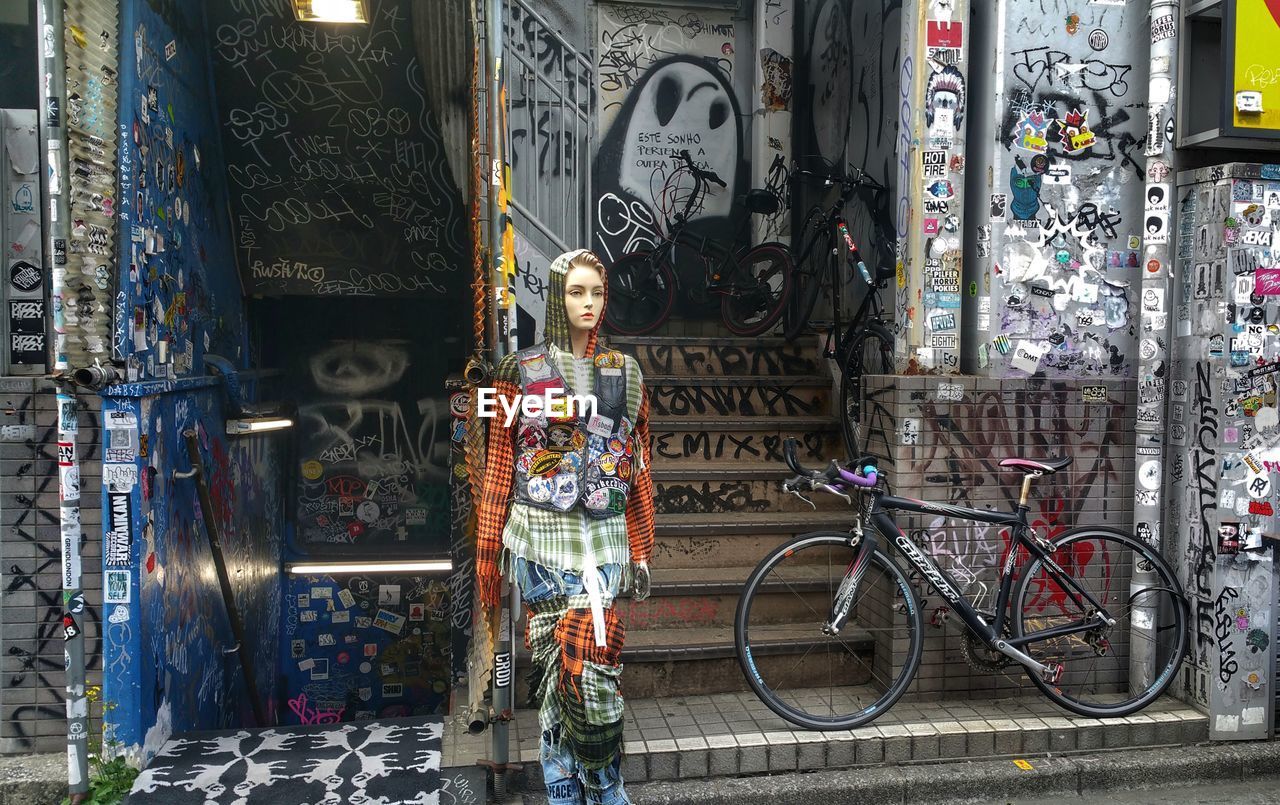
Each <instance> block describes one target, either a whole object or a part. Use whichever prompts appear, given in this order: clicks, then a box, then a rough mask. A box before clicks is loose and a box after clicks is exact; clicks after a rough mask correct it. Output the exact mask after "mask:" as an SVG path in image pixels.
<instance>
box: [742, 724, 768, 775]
mask: <svg viewBox="0 0 1280 805" xmlns="http://www.w3.org/2000/svg"><path fill="white" fill-rule="evenodd" d="M736 737H737V739H738V773H739V774H754V773H756V772H763V771H768V770H769V745H768V744H767V743H765V739H764V735H763V734H761V733H758V732H753V733H746V734H743V735H738V736H736Z"/></svg>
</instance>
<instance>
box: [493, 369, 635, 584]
mask: <svg viewBox="0 0 1280 805" xmlns="http://www.w3.org/2000/svg"><path fill="white" fill-rule="evenodd" d="M507 362H508V361H506V360H505V359H504V361H503V363H507ZM503 374H504V372H503V371H501V369H500V370H499V372H498V375H499V377H501V376H502V375H503ZM494 389H495V391H496V394H495V397H497V398H499V400H498V402H497V408H496V410H498V411H503V410H506V409H505V408H503V407H502V405H503V403H502V402H501V400H502V399H505V400H506V403H507V405H512V404H513V403H514V402H515V400H516V399H517V398H518V397H519V395H520V385H519V383H518V382H517V383H513V382H511V381H510V380H502V379H499V380H497V381H496V382H495V383H494ZM516 421H518V420H516ZM631 438H632V440H633V445H634V447H633V449H634V450H637V451H639V452H640V455H642V456H643V458H644V467H643V468H642V469H638V470H637V471H636V472H634V473H633V474H632V480H631V493H630V495H629V496H628V498H627V510H626V512H625V514H624V517H625V518H626V523H627V541H628V542H629V543H630V546H631V561H633V562H648V561H649V558H650V557H651V556H652V555H653V527H654V505H653V480H652V476H651V472H650V461H651V457H652V448H651V445H650V444H649V393H648V391H647V390H645V391H643V392H642V394H641V397H640V410H639V412H638V414H637V415H636V425H635V430H634V432H633V433H632V436H631ZM488 441H489V449H488V454H487V458H486V461H485V474H484V485H483V489H482V492H481V496H480V505H479V506H478V507H477V510H476V513H477V526H476V586H477V588H478V589H479V593H480V600H481V601H483V602H484V603H485V604H486V605H488V606H491V607H493V606H497V605H498V587H499V573H498V553H499V552H500V551H501V550H502V531H503V528H504V527H505V526H506V524H507V517H508V515H509V514H510V512H511V500H512V485H513V478H514V475H515V422H512V424H511V426H510V427H507V426H504V424H503V420H502V419H501V418H497V417H495V418H493V419H490V420H489V440H488Z"/></svg>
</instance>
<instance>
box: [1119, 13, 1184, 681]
mask: <svg viewBox="0 0 1280 805" xmlns="http://www.w3.org/2000/svg"><path fill="white" fill-rule="evenodd" d="M1165 20H1168V21H1169V25H1168V28H1169V29H1172V30H1175V31H1176V30H1177V28H1176V26H1177V25H1178V0H1151V12H1150V17H1149V22H1150V24H1151V30H1152V31H1153V32H1154V31H1155V30H1156V23H1157V21H1160V22H1161V23H1162V24H1161V28H1164V27H1165V26H1164V25H1163V22H1164V21H1165ZM1151 42H1152V44H1151V71H1150V78H1149V80H1148V84H1147V114H1148V115H1149V116H1150V120H1151V121H1155V123H1157V124H1158V125H1149V126H1148V128H1147V130H1148V131H1154V132H1160V134H1159V135H1157V136H1156V137H1155V138H1153V139H1148V141H1147V147H1146V156H1147V182H1146V186H1145V188H1144V189H1143V193H1144V195H1143V198H1144V200H1145V199H1151V198H1152V197H1153V195H1155V196H1156V197H1162V198H1163V199H1164V201H1163V204H1164V208H1165V209H1166V210H1170V211H1172V210H1173V207H1174V205H1173V178H1174V175H1175V172H1176V171H1175V153H1174V148H1173V143H1171V142H1169V140H1168V139H1167V138H1166V137H1164V136H1163V132H1164V130H1165V127H1164V123H1165V121H1166V120H1168V119H1170V118H1172V117H1173V114H1174V97H1175V92H1174V89H1175V88H1174V69H1175V65H1176V64H1177V60H1178V37H1177V35H1176V34H1175V35H1174V36H1170V37H1167V38H1161V39H1160V40H1159V41H1156V37H1155V36H1154V35H1153V36H1152V37H1151ZM1160 194H1163V195H1162V196H1161V195H1160ZM1147 203H1148V204H1149V203H1150V202H1147ZM1146 217H1147V216H1146V215H1143V219H1144V220H1145V219H1146ZM1166 230H1167V231H1174V232H1176V231H1177V230H1176V229H1175V228H1174V227H1173V226H1169V227H1167V228H1166ZM1174 239H1175V237H1174V236H1170V237H1169V238H1168V239H1167V241H1166V242H1165V243H1159V244H1148V243H1144V244H1143V268H1142V281H1141V297H1142V300H1143V302H1142V304H1141V305H1139V307H1140V309H1141V311H1142V314H1141V316H1142V318H1141V332H1140V333H1139V342H1140V347H1139V349H1138V355H1139V359H1138V410H1139V412H1140V413H1139V415H1138V426H1137V427H1138V430H1139V437H1138V442H1139V443H1140V444H1141V445H1142V447H1143V453H1142V454H1140V455H1138V454H1136V455H1135V456H1134V469H1135V473H1134V474H1135V477H1136V478H1137V479H1138V481H1137V483H1136V484H1135V487H1136V489H1135V499H1134V504H1133V520H1134V523H1135V524H1136V523H1141V522H1147V523H1150V524H1151V527H1150V530H1149V533H1150V534H1151V540H1152V541H1153V542H1154V546H1153V547H1155V548H1156V549H1157V550H1159V549H1160V545H1161V535H1162V533H1163V529H1162V528H1161V525H1162V523H1161V519H1162V518H1161V500H1160V498H1159V496H1160V495H1161V494H1163V493H1166V492H1167V485H1166V484H1165V483H1164V479H1165V474H1164V464H1165V428H1166V421H1165V408H1166V403H1167V394H1166V388H1165V384H1166V379H1167V378H1168V376H1169V356H1170V350H1169V333H1170V330H1169V325H1170V321H1169V319H1170V316H1169V311H1170V310H1171V309H1172V302H1171V299H1170V295H1171V292H1172V289H1171V287H1170V285H1171V283H1170V282H1169V278H1170V267H1171V265H1172V257H1173V255H1172V246H1171V245H1170V244H1171V243H1172V242H1173V241H1174ZM1149 299H1150V300H1152V302H1153V303H1152V304H1148V303H1147V302H1148V300H1149ZM1152 448H1154V451H1155V452H1154V453H1153V452H1152ZM1144 467H1146V468H1147V470H1146V471H1145V473H1144V469H1143V468H1144ZM1143 478H1149V479H1150V480H1148V481H1147V486H1148V488H1147V489H1143V488H1142V487H1143V480H1142V479H1143ZM1153 485H1154V487H1155V488H1154V489H1151V488H1149V487H1151V486H1153ZM1144 492H1146V493H1148V494H1149V493H1150V492H1155V494H1156V497H1155V498H1154V500H1153V499H1151V498H1149V497H1148V498H1147V499H1146V500H1143V499H1142V496H1143V493H1144ZM1154 582H1155V572H1154V570H1149V571H1145V572H1143V571H1142V570H1140V569H1138V568H1134V574H1133V580H1132V581H1131V582H1130V593H1131V594H1133V593H1135V592H1137V591H1138V590H1140V589H1145V588H1148V587H1150V585H1151V584H1153V583H1154ZM1137 603H1138V604H1139V606H1135V607H1134V609H1133V615H1132V622H1133V623H1134V624H1140V623H1141V624H1149V625H1150V628H1151V629H1153V630H1154V627H1155V625H1156V624H1158V623H1159V616H1160V613H1158V612H1156V611H1155V607H1154V606H1150V605H1148V606H1145V607H1144V606H1140V604H1141V603H1142V600H1141V599H1138V601H1137ZM1132 628H1137V627H1132ZM1152 637H1153V638H1154V631H1153V633H1152ZM1129 647H1130V648H1129V679H1130V685H1131V689H1132V690H1133V691H1134V692H1138V691H1141V690H1145V689H1146V688H1148V687H1149V686H1150V684H1151V681H1152V676H1153V675H1154V674H1155V672H1156V663H1157V661H1158V660H1159V659H1160V658H1159V657H1156V656H1155V654H1154V648H1155V643H1154V642H1153V640H1136V641H1135V640H1130V641H1129Z"/></svg>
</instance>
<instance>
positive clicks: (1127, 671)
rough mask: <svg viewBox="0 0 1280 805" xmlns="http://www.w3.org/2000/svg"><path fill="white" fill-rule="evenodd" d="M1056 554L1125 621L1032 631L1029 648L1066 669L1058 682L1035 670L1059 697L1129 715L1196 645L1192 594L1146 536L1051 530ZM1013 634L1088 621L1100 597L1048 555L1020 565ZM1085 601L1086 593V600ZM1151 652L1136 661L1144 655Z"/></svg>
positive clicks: (1074, 705)
mask: <svg viewBox="0 0 1280 805" xmlns="http://www.w3.org/2000/svg"><path fill="white" fill-rule="evenodd" d="M1052 542H1053V544H1054V546H1055V550H1054V552H1053V553H1052V554H1051V556H1050V558H1051V559H1052V561H1053V562H1054V563H1056V564H1057V566H1058V567H1060V568H1061V569H1062V570H1063V571H1064V572H1065V574H1066V575H1067V576H1070V577H1071V578H1072V579H1073V580H1074V581H1075V583H1076V584H1078V585H1079V586H1080V588H1081V589H1083V590H1087V591H1088V592H1089V593H1090V594H1091V595H1092V596H1093V597H1094V598H1095V599H1096V600H1097V601H1098V603H1099V604H1101V605H1102V608H1103V610H1105V612H1106V613H1107V614H1108V615H1109V616H1110V617H1111V618H1113V619H1114V620H1115V621H1116V623H1115V625H1114V626H1110V627H1106V626H1103V627H1099V628H1096V629H1092V630H1090V631H1087V632H1075V633H1073V634H1068V635H1061V636H1058V637H1048V638H1045V639H1040V640H1032V641H1031V642H1028V643H1027V644H1026V645H1024V646H1022V650H1023V651H1025V652H1027V653H1028V654H1030V655H1031V656H1032V657H1034V658H1035V659H1036V660H1038V661H1039V662H1042V663H1046V664H1047V663H1057V664H1060V665H1062V666H1063V669H1064V670H1063V673H1062V676H1061V678H1060V679H1059V680H1058V682H1057V683H1049V682H1046V681H1044V680H1043V679H1041V678H1040V677H1039V675H1038V674H1036V673H1034V672H1032V671H1031V670H1030V669H1028V671H1027V675H1028V676H1029V677H1030V678H1031V681H1032V682H1034V683H1035V684H1036V686H1037V687H1039V688H1040V690H1041V691H1043V692H1044V694H1045V695H1046V696H1048V697H1049V698H1050V699H1052V700H1053V701H1054V702H1056V703H1057V704H1058V705H1059V706H1061V707H1064V708H1066V709H1067V710H1070V711H1071V712H1073V713H1079V714H1080V715H1083V716H1090V717H1093V718H1107V717H1115V716H1125V715H1129V714H1131V713H1136V712H1137V711H1139V710H1141V709H1142V708H1144V707H1146V706H1147V705H1148V704H1150V703H1151V702H1152V701H1154V700H1155V699H1156V698H1157V697H1159V696H1160V694H1161V693H1163V692H1164V691H1165V689H1166V688H1168V687H1169V685H1170V683H1172V682H1173V679H1174V675H1175V674H1176V672H1177V670H1178V666H1179V665H1180V664H1181V663H1182V660H1183V658H1184V656H1185V655H1186V652H1187V603H1186V597H1185V596H1184V595H1183V593H1182V587H1181V585H1180V584H1179V583H1178V580H1177V578H1176V577H1175V576H1174V574H1173V571H1172V570H1171V569H1170V567H1169V565H1168V563H1166V562H1165V561H1164V559H1163V558H1161V556H1160V555H1159V554H1158V553H1156V552H1155V551H1154V550H1152V549H1151V548H1150V547H1148V546H1147V545H1146V544H1144V543H1143V542H1141V541H1140V540H1138V539H1137V538H1136V537H1131V536H1129V535H1127V534H1123V533H1121V532H1118V531H1112V530H1110V529H1103V528H1088V527H1086V528H1079V529H1075V530H1073V531H1068V532H1067V533H1065V534H1062V535H1061V536H1059V537H1057V538H1055V539H1053V540H1052ZM1018 575H1019V582H1018V587H1017V590H1016V592H1015V593H1014V598H1013V600H1014V602H1015V606H1016V609H1014V610H1013V619H1012V624H1011V626H1012V628H1013V636H1014V639H1015V640H1017V639H1021V638H1023V637H1024V636H1026V635H1029V634H1032V633H1034V632H1041V631H1044V630H1046V629H1052V628H1055V627H1062V626H1067V625H1070V624H1073V623H1079V622H1080V621H1081V620H1082V619H1083V618H1085V617H1086V615H1087V614H1088V612H1089V610H1090V607H1091V605H1090V604H1089V603H1088V602H1087V600H1086V599H1084V598H1083V596H1080V595H1079V594H1078V593H1077V592H1076V591H1075V590H1074V589H1073V588H1072V586H1071V585H1070V583H1068V582H1066V581H1065V580H1063V579H1062V578H1061V577H1060V576H1059V575H1058V574H1057V573H1056V572H1054V571H1053V570H1052V569H1051V568H1050V567H1049V566H1048V565H1047V564H1046V563H1045V562H1044V561H1043V560H1041V559H1038V558H1035V559H1032V560H1031V561H1029V562H1028V563H1027V564H1026V565H1025V566H1024V567H1023V568H1022V570H1021V571H1020V572H1019V574H1018ZM1082 601H1083V603H1081V602H1082ZM1135 654H1136V656H1140V657H1147V658H1149V661H1148V662H1146V663H1139V664H1137V666H1136V673H1135V672H1134V671H1135V666H1133V665H1131V660H1132V659H1133V657H1134V656H1135Z"/></svg>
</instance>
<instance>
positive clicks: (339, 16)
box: [293, 0, 369, 23]
mask: <svg viewBox="0 0 1280 805" xmlns="http://www.w3.org/2000/svg"><path fill="white" fill-rule="evenodd" d="M293 16H295V17H297V18H298V22H363V23H367V22H369V7H368V5H367V3H366V0H293Z"/></svg>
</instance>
